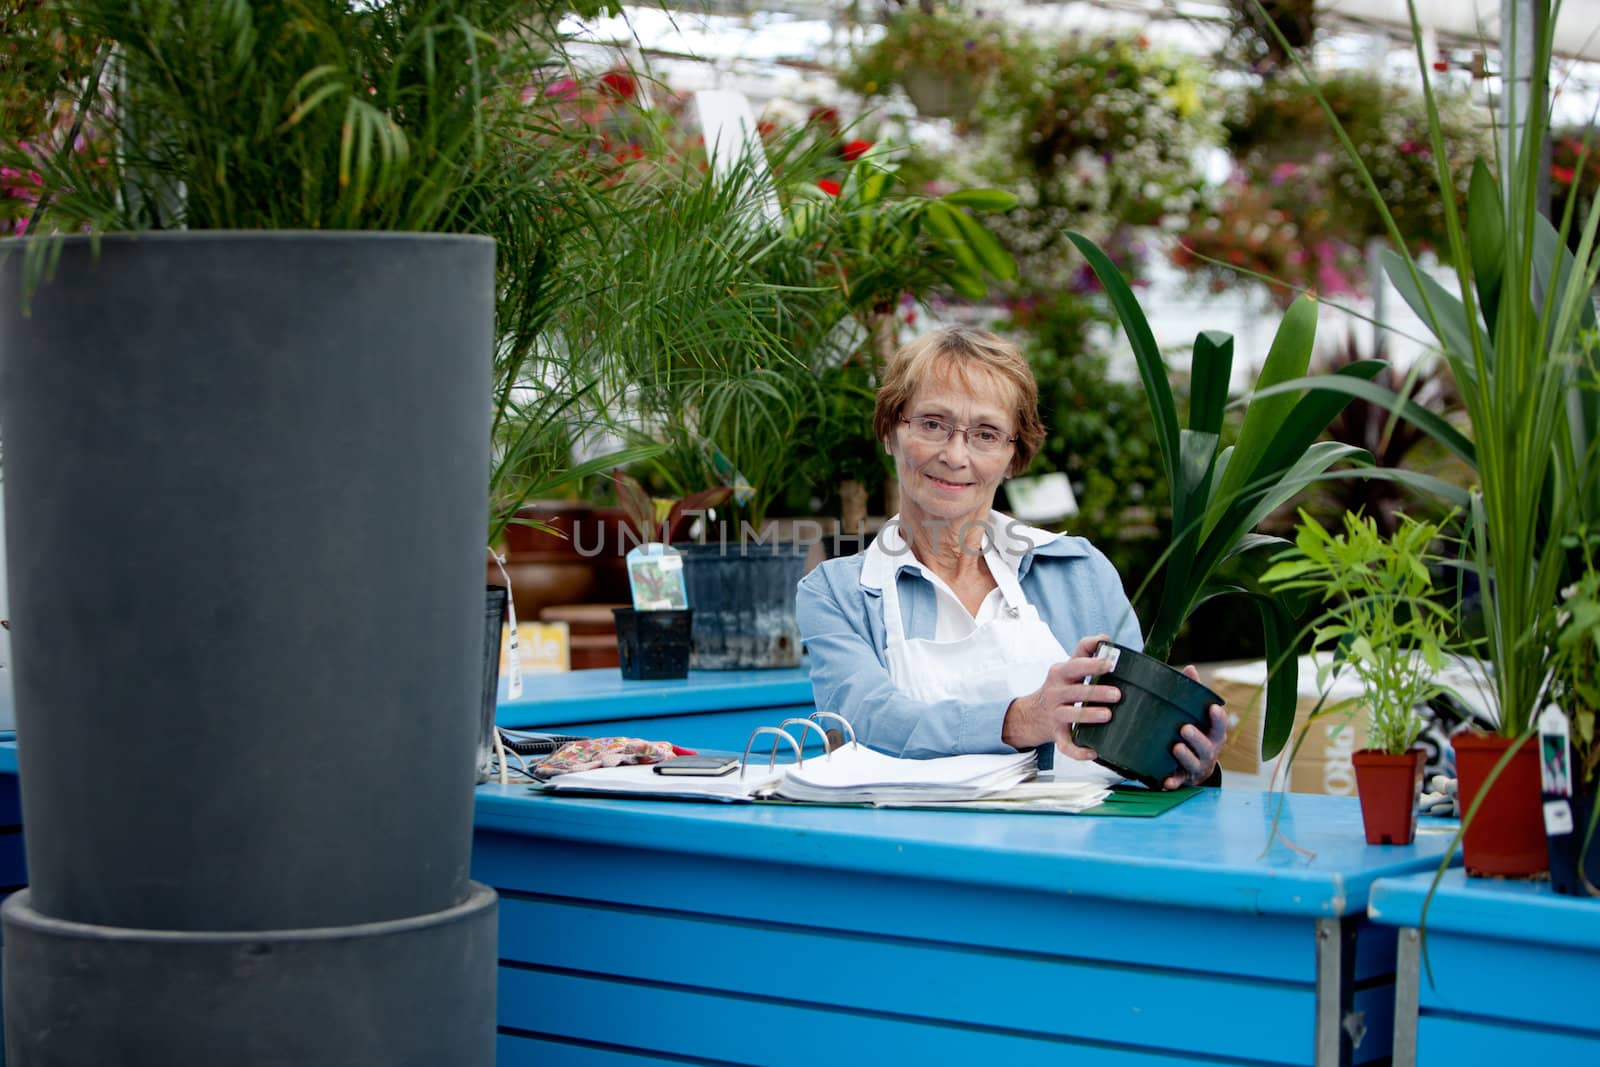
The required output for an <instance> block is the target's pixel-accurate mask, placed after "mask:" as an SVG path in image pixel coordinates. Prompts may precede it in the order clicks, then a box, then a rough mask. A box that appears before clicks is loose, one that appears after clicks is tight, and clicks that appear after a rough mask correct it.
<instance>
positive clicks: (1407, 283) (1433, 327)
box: [1379, 248, 1494, 371]
mask: <svg viewBox="0 0 1600 1067" xmlns="http://www.w3.org/2000/svg"><path fill="white" fill-rule="evenodd" d="M1379 258H1380V259H1381V260H1382V261H1383V270H1384V273H1386V274H1387V275H1389V280H1390V281H1391V282H1393V283H1394V287H1395V288H1396V289H1397V290H1399V292H1400V297H1401V299H1403V300H1404V301H1405V302H1406V303H1407V304H1408V305H1410V307H1411V310H1412V311H1415V312H1416V313H1417V317H1418V318H1420V319H1421V320H1422V322H1423V324H1424V325H1425V326H1427V327H1428V329H1429V331H1430V332H1431V333H1432V334H1433V335H1434V336H1435V337H1437V338H1438V339H1439V343H1440V344H1442V345H1443V346H1444V347H1445V349H1446V351H1447V352H1448V353H1449V354H1450V355H1452V356H1453V357H1455V358H1454V359H1452V360H1451V365H1452V366H1453V367H1456V368H1460V369H1461V370H1464V371H1470V368H1471V367H1472V334H1473V330H1474V327H1476V326H1477V325H1478V324H1476V323H1473V324H1469V323H1468V322H1467V310H1466V308H1465V307H1463V306H1462V303H1461V299H1460V297H1457V296H1455V295H1454V294H1452V293H1451V292H1450V291H1449V290H1448V289H1446V288H1445V287H1444V286H1442V285H1440V284H1439V283H1438V282H1436V281H1434V280H1433V279H1432V278H1430V277H1428V276H1427V275H1426V274H1421V275H1418V277H1420V278H1421V279H1422V288H1421V289H1418V288H1417V286H1416V283H1415V282H1414V281H1413V280H1412V277H1411V271H1410V269H1409V268H1408V267H1407V266H1406V261H1405V260H1404V259H1402V258H1401V257H1400V256H1398V255H1396V254H1395V253H1394V252H1393V251H1392V250H1390V249H1387V248H1386V249H1384V250H1383V252H1382V253H1381V254H1380V257H1379ZM1477 333H1478V334H1479V336H1480V338H1481V340H1482V343H1483V351H1484V355H1485V357H1486V358H1488V359H1489V361H1490V362H1493V361H1494V357H1493V347H1494V346H1493V345H1492V344H1491V339H1490V338H1489V336H1488V335H1487V333H1486V332H1485V331H1484V330H1482V329H1481V328H1479V329H1478V330H1477Z"/></svg>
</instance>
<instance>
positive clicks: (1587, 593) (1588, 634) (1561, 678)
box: [1550, 531, 1600, 788]
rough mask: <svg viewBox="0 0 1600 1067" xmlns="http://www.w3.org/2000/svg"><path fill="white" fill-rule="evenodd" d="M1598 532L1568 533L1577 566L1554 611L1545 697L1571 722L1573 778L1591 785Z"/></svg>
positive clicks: (1596, 703) (1599, 662) (1597, 704)
mask: <svg viewBox="0 0 1600 1067" xmlns="http://www.w3.org/2000/svg"><path fill="white" fill-rule="evenodd" d="M1597 543H1600V534H1595V533H1589V532H1587V531H1584V532H1581V533H1579V534H1577V535H1574V536H1573V537H1571V538H1569V544H1570V545H1572V547H1574V548H1577V549H1579V550H1580V553H1581V556H1582V559H1583V569H1582V571H1581V572H1579V574H1578V579H1577V581H1575V582H1573V583H1572V584H1571V585H1569V586H1567V587H1566V588H1564V589H1562V590H1561V607H1560V610H1559V611H1558V613H1557V615H1556V625H1557V627H1558V629H1557V631H1556V648H1555V656H1554V658H1553V659H1552V661H1551V675H1550V697H1551V699H1552V700H1554V701H1555V703H1556V705H1557V706H1558V707H1560V708H1561V710H1562V711H1564V712H1565V713H1566V715H1567V718H1568V720H1569V721H1570V722H1571V724H1572V749H1573V755H1574V757H1575V761H1576V765H1575V767H1574V768H1573V769H1574V778H1575V781H1577V782H1583V783H1588V784H1589V786H1590V787H1591V788H1592V787H1593V783H1594V780H1595V774H1596V771H1600V745H1596V744H1595V716H1596V713H1597V712H1600V568H1597V564H1596V560H1595V546H1596V544H1597Z"/></svg>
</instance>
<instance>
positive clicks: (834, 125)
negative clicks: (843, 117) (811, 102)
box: [806, 107, 839, 130]
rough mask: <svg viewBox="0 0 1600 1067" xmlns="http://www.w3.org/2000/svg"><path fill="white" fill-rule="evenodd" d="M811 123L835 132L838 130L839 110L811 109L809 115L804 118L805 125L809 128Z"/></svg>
mask: <svg viewBox="0 0 1600 1067" xmlns="http://www.w3.org/2000/svg"><path fill="white" fill-rule="evenodd" d="M813 122H815V123H817V124H819V125H821V126H825V127H827V128H828V129H830V130H837V129H838V128H839V109H838V108H836V107H814V108H812V109H811V113H810V114H809V115H807V116H806V125H808V126H809V125H811V124H812V123H813Z"/></svg>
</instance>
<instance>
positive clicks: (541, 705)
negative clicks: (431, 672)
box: [495, 667, 815, 744]
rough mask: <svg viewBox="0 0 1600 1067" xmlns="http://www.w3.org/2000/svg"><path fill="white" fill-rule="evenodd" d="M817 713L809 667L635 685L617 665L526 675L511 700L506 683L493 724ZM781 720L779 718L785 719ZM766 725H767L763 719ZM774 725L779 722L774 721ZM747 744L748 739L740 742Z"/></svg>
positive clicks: (693, 675)
mask: <svg viewBox="0 0 1600 1067" xmlns="http://www.w3.org/2000/svg"><path fill="white" fill-rule="evenodd" d="M802 706H804V707H805V708H806V709H807V713H809V712H810V711H813V710H815V704H814V703H813V701H812V696H811V674H810V672H809V671H808V670H807V669H806V668H805V667H795V668H792V669H785V670H770V671H690V672H689V677H688V678H686V679H676V680H671V681H660V682H649V681H646V682H632V681H628V680H627V679H625V678H623V677H622V673H621V672H620V671H618V670H617V669H616V668H615V667H607V668H600V669H597V670H588V671H568V672H567V673H564V674H529V675H525V676H524V677H523V688H522V697H521V698H520V699H518V700H509V699H507V697H506V695H505V680H504V679H502V680H501V682H500V702H499V704H498V705H497V706H496V709H495V721H496V722H497V723H499V724H500V725H501V726H505V727H509V728H517V727H522V728H547V727H551V726H565V725H569V724H576V723H586V722H601V721H610V720H628V721H632V720H639V719H655V718H658V717H662V716H677V715H684V714H695V715H700V714H706V713H711V712H726V711H744V710H748V709H773V708H776V709H780V710H781V709H791V708H796V707H802ZM781 717H782V716H780V718H781ZM762 723H763V724H765V723H766V718H765V717H763V719H762ZM774 724H775V723H774ZM738 741H739V743H740V744H743V741H744V738H743V737H742V736H741V737H740V738H739V739H738Z"/></svg>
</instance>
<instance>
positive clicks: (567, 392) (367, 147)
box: [28, 0, 649, 540]
mask: <svg viewBox="0 0 1600 1067" xmlns="http://www.w3.org/2000/svg"><path fill="white" fill-rule="evenodd" d="M34 13H35V15H36V16H37V18H38V19H40V20H47V19H51V18H60V19H62V20H64V21H65V23H66V24H70V25H71V26H72V27H73V28H74V32H75V33H76V34H78V35H80V36H81V37H83V38H85V39H87V40H90V41H94V42H97V45H98V47H97V48H96V49H95V50H94V52H93V54H92V56H91V57H90V62H88V63H85V62H83V57H82V56H81V55H79V54H77V53H65V54H64V59H67V60H72V61H73V62H74V64H75V69H65V68H64V69H62V70H58V71H55V72H53V74H54V75H55V76H57V77H58V78H60V79H62V80H65V81H68V82H71V83H73V84H77V85H78V86H79V87H80V90H81V93H82V99H81V101H80V108H79V111H80V114H81V116H82V117H83V119H84V122H85V125H86V126H87V127H88V128H89V129H92V130H94V131H95V132H96V133H97V134H98V135H104V136H109V137H110V138H111V140H112V143H113V144H114V146H115V149H114V152H113V153H112V155H111V157H110V158H109V159H108V160H106V161H105V162H104V163H101V162H99V161H97V160H94V159H91V158H89V157H88V156H86V155H84V154H81V153H78V152H76V151H74V150H73V148H74V146H73V145H71V144H70V143H67V144H62V145H61V146H60V147H59V150H58V151H55V152H53V153H51V154H49V155H48V156H47V157H45V158H44V159H42V160H36V161H34V162H35V164H36V165H37V166H39V167H40V169H41V170H42V171H43V178H44V197H45V208H46V210H45V211H44V212H43V214H42V215H41V216H40V219H39V222H40V223H41V229H42V230H43V231H45V232H50V231H54V232H72V231H75V230H88V231H90V232H106V231H117V230H147V229H165V228H188V229H224V228H226V229H309V230H317V229H363V230H409V231H443V232H456V233H476V234H484V235H487V236H491V237H494V238H495V239H496V240H497V243H498V256H497V283H498V293H497V302H496V318H497V329H496V351H495V393H494V396H493V397H492V398H485V402H486V403H492V404H493V406H494V422H493V426H494V429H493V433H494V445H495V461H494V467H493V470H492V471H491V472H490V477H491V494H490V495H491V514H490V517H489V537H490V539H491V540H492V539H493V538H494V537H495V536H497V535H498V533H499V530H500V529H501V528H502V527H503V525H504V524H505V522H506V521H507V520H508V518H509V517H510V515H511V514H512V513H513V512H514V511H515V510H516V508H517V506H518V505H519V504H521V503H522V502H523V501H525V500H527V499H529V498H530V497H533V496H538V495H541V494H543V493H547V492H549V491H550V490H551V489H552V488H554V487H555V486H556V485H558V484H560V483H561V482H563V481H565V480H568V479H570V478H572V477H574V476H577V475H581V474H584V473H588V472H591V471H599V470H603V469H605V468H607V467H608V466H610V465H611V464H612V463H613V462H627V461H628V460H630V459H635V458H638V457H640V456H642V455H647V454H649V452H648V450H634V451H631V452H627V453H624V454H621V455H615V456H607V457H602V458H599V459H596V460H594V461H593V462H590V463H587V464H583V465H580V466H578V467H577V468H572V467H571V459H570V446H571V443H572V441H571V439H572V437H573V435H574V434H577V433H581V432H582V430H583V428H584V427H585V426H590V425H593V424H594V423H595V422H597V421H598V418H599V414H600V413H601V412H603V410H604V407H605V401H606V397H605V395H604V394H603V393H602V392H601V391H600V390H599V386H600V383H599V381H598V379H597V376H596V375H595V373H594V372H593V371H592V370H589V369H587V368H585V367H584V365H583V361H582V360H581V359H579V358H576V357H575V356H574V355H573V353H574V351H575V350H573V349H569V348H563V347H562V346H560V345H553V344H548V343H545V342H544V341H542V340H541V338H542V335H543V334H544V332H545V331H546V329H547V327H548V326H549V323H550V321H551V320H552V318H553V317H554V316H556V315H557V314H558V313H559V312H560V310H561V309H562V308H563V307H566V306H570V305H571V304H573V303H575V302H581V301H582V300H583V299H584V298H585V297H586V293H585V291H584V290H583V288H582V283H583V281H584V278H583V275H582V272H581V271H580V272H573V271H568V270H566V269H564V268H565V267H566V266H567V265H568V264H569V263H570V261H571V260H572V259H573V258H575V257H576V258H582V257H584V256H588V255H591V254H594V253H595V250H596V248H597V247H600V246H596V245H595V244H594V243H593V242H592V241H590V240H589V238H588V230H589V227H590V221H591V220H592V219H593V218H594V217H596V216H597V215H599V214H602V213H606V212H609V211H611V210H612V207H611V205H610V204H609V202H608V199H607V198H606V196H605V195H604V183H603V181H602V176H601V175H600V174H598V173H597V172H596V170H595V168H594V167H593V166H592V165H591V164H590V162H589V159H588V156H587V152H586V146H585V145H584V143H583V141H582V139H581V138H578V137H575V136H572V135H570V134H568V133H567V132H565V131H564V130H563V129H562V127H561V126H560V124H559V123H558V122H557V121H556V119H555V117H554V116H553V115H549V114H546V113H544V112H543V111H541V110H540V108H539V107H538V106H537V101H536V102H535V105H534V106H529V105H527V104H525V103H524V102H523V101H522V99H521V93H522V90H523V88H524V87H525V86H526V85H528V84H529V83H530V81H533V80H537V79H538V78H539V77H540V75H539V73H538V72H539V68H540V67H541V65H542V64H547V63H550V62H555V61H559V59H560V55H559V50H558V45H557V43H556V42H554V41H551V40H547V39H546V38H545V36H544V27H546V26H547V25H548V23H549V18H548V16H549V15H550V13H551V12H549V11H546V10H544V9H543V8H542V7H541V6H539V5H537V4H533V5H530V4H527V3H523V2H520V0H395V2H390V3H383V4H373V5H368V4H359V3H351V2H345V0H282V2H273V3H259V4H246V3H242V2H237V0H157V2H153V3H147V4H139V5H132V6H130V5H127V4H125V3H121V2H117V0H64V2H63V3H61V4H59V5H55V6H47V5H39V6H38V7H37V8H36V9H35V11H34ZM36 28H37V29H39V30H40V31H45V30H48V29H49V26H48V25H46V24H43V23H41V24H40V25H38V26H37V27H36ZM112 56H114V57H115V62H114V63H108V60H109V59H110V57H112ZM51 247H52V246H51V244H50V243H49V242H34V243H32V244H31V245H30V247H29V248H28V254H29V255H30V256H31V257H34V267H35V274H36V276H37V273H38V271H40V270H42V269H43V268H45V267H46V266H47V260H48V257H49V254H50V251H51ZM449 355H450V354H449V353H441V358H449Z"/></svg>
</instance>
